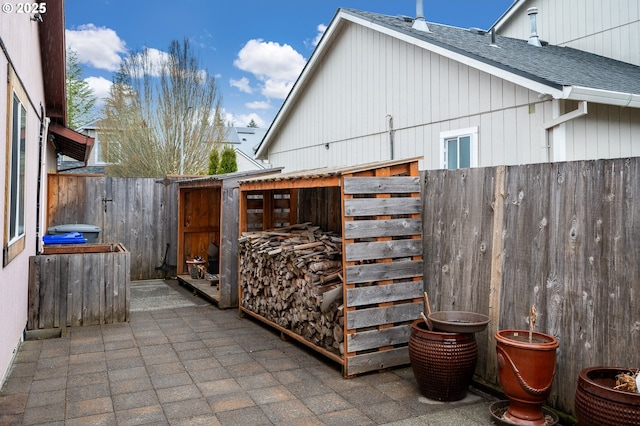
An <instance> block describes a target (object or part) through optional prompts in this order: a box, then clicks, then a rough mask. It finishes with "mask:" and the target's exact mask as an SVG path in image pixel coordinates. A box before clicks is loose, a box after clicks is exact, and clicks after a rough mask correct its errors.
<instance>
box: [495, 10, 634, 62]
mask: <svg viewBox="0 0 640 426" xmlns="http://www.w3.org/2000/svg"><path fill="white" fill-rule="evenodd" d="M534 6H535V7H537V8H538V19H537V23H538V35H539V36H540V39H542V40H545V41H547V42H549V43H551V44H554V45H561V46H570V47H574V48H576V49H580V50H585V51H587V52H592V53H596V54H598V55H602V56H606V57H610V58H613V59H617V60H620V61H623V62H628V63H632V64H635V65H640V37H639V36H638V34H640V1H638V0H607V1H602V0H530V1H528V2H526V3H525V4H524V5H523V6H521V7H520V8H519V9H518V11H517V13H516V14H515V15H514V16H512V17H511V19H510V20H509V21H508V22H504V23H503V24H502V25H501V26H500V27H499V29H498V34H500V35H503V36H507V37H513V38H519V39H523V40H526V39H528V38H529V33H530V31H529V29H530V27H529V16H528V15H527V9H528V8H529V7H534Z"/></svg>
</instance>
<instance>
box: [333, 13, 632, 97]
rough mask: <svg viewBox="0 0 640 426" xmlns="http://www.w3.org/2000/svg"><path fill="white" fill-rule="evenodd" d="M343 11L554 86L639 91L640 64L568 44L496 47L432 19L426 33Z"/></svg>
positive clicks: (398, 21)
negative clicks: (585, 50)
mask: <svg viewBox="0 0 640 426" xmlns="http://www.w3.org/2000/svg"><path fill="white" fill-rule="evenodd" d="M341 10H342V11H343V12H346V13H349V14H352V15H354V16H357V17H360V18H361V19H365V20H368V21H370V22H372V23H375V24H378V25H381V26H384V27H386V28H389V29H391V30H394V31H398V32H401V33H404V34H407V35H410V36H412V37H415V38H416V39H418V40H421V41H424V42H427V43H431V44H433V45H435V46H438V47H441V48H445V49H448V50H450V51H453V52H456V53H458V54H462V55H464V56H467V57H469V58H472V59H475V60H478V61H481V62H484V63H486V64H487V65H492V66H495V67H498V68H500V69H503V70H505V71H509V72H512V73H514V74H516V75H519V76H522V77H525V78H527V79H530V80H532V81H537V82H539V83H542V84H545V85H548V86H550V87H554V88H556V89H562V87H563V86H577V87H588V88H592V89H597V90H606V91H613V92H622V93H633V94H640V67H638V66H635V65H632V64H628V63H625V62H620V61H616V60H614V59H610V58H606V57H603V56H599V55H595V54H592V53H588V52H584V51H581V50H577V49H573V48H570V47H560V46H551V45H547V46H543V47H535V46H531V45H529V44H528V43H527V41H526V40H518V39H513V38H508V37H502V36H499V35H496V45H497V46H498V47H493V46H491V35H490V34H489V33H486V34H484V35H481V34H477V33H475V32H472V31H470V30H468V29H463V28H456V27H451V26H446V25H439V24H433V23H428V25H429V29H430V30H431V31H432V32H431V33H426V32H422V31H417V30H414V29H413V28H412V24H413V21H412V20H411V19H406V18H404V17H400V16H389V15H381V14H377V13H371V12H363V11H359V10H354V9H341Z"/></svg>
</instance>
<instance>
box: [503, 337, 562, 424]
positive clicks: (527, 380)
mask: <svg viewBox="0 0 640 426" xmlns="http://www.w3.org/2000/svg"><path fill="white" fill-rule="evenodd" d="M495 339H496V351H497V352H498V379H499V380H500V385H501V386H502V390H503V391H504V393H505V395H506V396H507V398H508V399H509V408H508V409H507V412H506V413H505V415H504V417H505V419H506V420H508V421H510V422H511V423H513V424H518V425H536V426H538V425H544V424H545V418H544V413H543V411H542V405H543V404H544V403H545V401H546V400H547V398H548V397H549V394H550V393H551V385H552V384H553V377H554V376H555V373H556V349H557V348H558V341H557V340H556V339H555V338H554V337H553V336H549V335H547V334H544V333H537V332H533V333H532V342H531V343H529V331H527V330H500V331H498V332H497V333H496V334H495Z"/></svg>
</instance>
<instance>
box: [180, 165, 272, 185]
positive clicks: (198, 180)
mask: <svg viewBox="0 0 640 426" xmlns="http://www.w3.org/2000/svg"><path fill="white" fill-rule="evenodd" d="M280 171H282V168H281V167H274V168H271V169H260V170H246V171H241V172H233V173H224V174H221V175H208V176H198V177H193V178H187V179H181V180H179V181H178V186H193V185H194V184H195V185H197V186H199V185H200V184H207V183H212V182H219V183H220V184H221V183H222V182H223V181H225V180H236V181H239V180H243V179H245V178H251V177H254V176H264V175H273V174H279V173H280Z"/></svg>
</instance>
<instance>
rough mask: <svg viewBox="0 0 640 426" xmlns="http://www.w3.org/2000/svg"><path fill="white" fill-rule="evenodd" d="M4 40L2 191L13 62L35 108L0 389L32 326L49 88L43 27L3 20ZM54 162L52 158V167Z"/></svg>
mask: <svg viewBox="0 0 640 426" xmlns="http://www.w3.org/2000/svg"><path fill="white" fill-rule="evenodd" d="M0 39H1V40H2V43H3V44H4V47H5V49H6V52H7V53H5V52H4V51H0V81H3V82H4V83H3V84H0V135H1V138H2V139H1V141H2V142H0V155H1V156H2V164H3V165H2V172H1V173H0V187H1V188H7V185H8V181H7V174H6V165H7V156H8V155H9V152H8V141H7V136H8V133H7V132H8V129H7V115H8V112H7V107H8V105H7V102H8V99H10V98H9V96H10V94H9V93H8V92H7V90H8V87H7V84H6V82H7V65H8V63H9V60H10V61H11V62H12V64H13V67H14V69H15V72H16V74H17V75H18V76H19V78H20V80H21V81H22V84H23V85H24V89H25V91H26V93H27V95H28V96H29V98H30V100H31V103H29V102H28V101H25V102H26V104H25V105H24V106H25V109H26V111H27V131H26V155H25V158H26V164H25V173H26V183H25V194H24V195H25V227H26V232H25V249H24V250H23V251H22V252H20V253H19V254H18V255H17V256H16V257H15V258H14V259H13V260H12V261H11V262H10V263H9V264H7V265H6V266H4V267H2V268H1V269H0V312H2V321H0V385H1V384H2V382H3V381H4V379H5V378H6V375H7V374H8V369H9V366H10V364H11V361H12V359H13V356H14V353H15V352H14V351H15V349H16V348H17V346H18V344H19V343H20V341H21V337H22V333H23V331H24V328H25V325H26V321H27V294H28V284H29V273H28V271H29V256H32V255H34V254H35V249H36V235H35V228H36V223H37V221H38V218H37V216H36V214H37V207H36V203H37V198H38V195H37V194H38V193H37V180H38V179H37V176H38V173H37V172H38V157H39V155H38V150H39V133H40V121H39V117H38V115H39V114H40V111H39V106H40V105H44V103H45V102H44V86H43V83H42V65H41V62H40V56H39V55H38V53H37V52H39V51H40V48H39V41H38V24H37V23H35V22H32V21H30V16H29V15H26V14H25V15H19V14H6V13H3V14H0ZM48 160H50V159H49V158H47V161H48ZM5 193H6V190H3V192H2V195H1V196H0V211H2V212H3V213H2V214H0V229H2V230H3V231H2V240H3V245H4V238H5V237H4V230H5V228H6V223H5V213H4V212H5V211H6V208H7V206H6V194H5Z"/></svg>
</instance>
